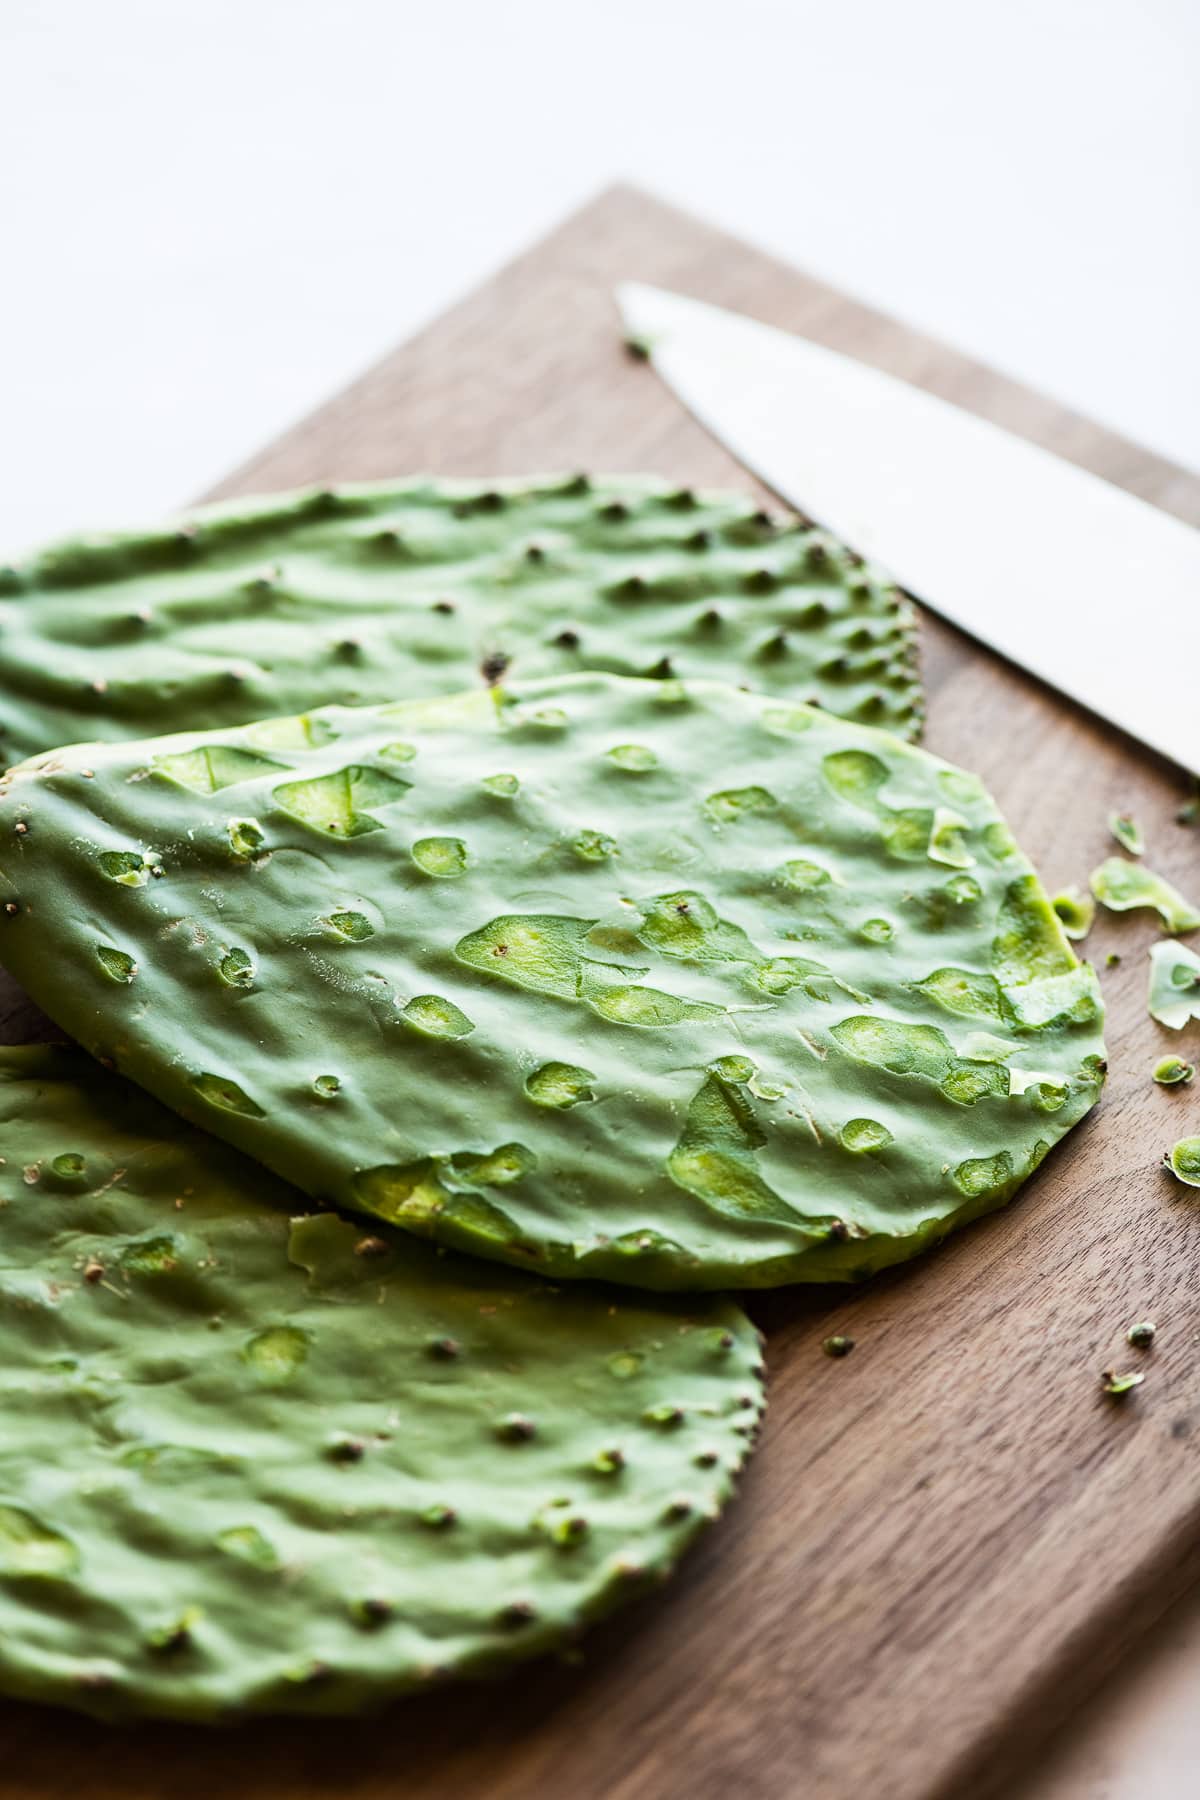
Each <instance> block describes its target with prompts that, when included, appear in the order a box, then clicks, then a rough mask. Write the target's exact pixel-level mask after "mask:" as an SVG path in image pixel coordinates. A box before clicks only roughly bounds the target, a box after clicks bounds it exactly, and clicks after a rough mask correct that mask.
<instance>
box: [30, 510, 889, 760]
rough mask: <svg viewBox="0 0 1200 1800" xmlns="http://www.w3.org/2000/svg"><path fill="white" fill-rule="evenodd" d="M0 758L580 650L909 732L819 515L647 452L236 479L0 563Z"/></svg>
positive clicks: (470, 677)
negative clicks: (652, 474)
mask: <svg viewBox="0 0 1200 1800" xmlns="http://www.w3.org/2000/svg"><path fill="white" fill-rule="evenodd" d="M0 626H2V630H0V691H2V692H3V696H4V700H3V705H2V706H0V766H2V765H3V764H5V763H15V762H19V761H20V760H21V759H22V758H23V757H27V756H31V755H33V754H34V753H36V752H37V751H40V750H48V749H51V748H52V747H53V746H54V745H56V744H67V743H76V742H79V741H81V740H83V739H85V738H97V739H102V740H105V741H109V740H113V739H118V738H136V737H150V736H154V735H156V734H157V733H159V732H164V731H177V730H179V729H181V728H182V727H196V728H203V727H208V726H228V725H244V724H248V723H250V722H251V721H252V720H254V719H262V718H268V717H270V716H272V715H276V714H285V713H297V712H302V711H307V710H309V709H311V708H313V707H318V706H324V705H328V704H333V703H336V704H339V705H346V706H358V705H368V704H372V703H375V702H381V701H390V700H395V699H399V698H404V697H406V696H418V695H419V696H428V695H431V694H449V693H456V692H458V691H459V690H461V689H463V688H467V687H470V686H471V685H473V684H474V683H478V682H480V681H482V680H487V681H495V680H498V679H499V678H500V676H501V675H503V673H504V672H505V670H506V669H508V668H509V667H510V666H511V668H512V671H513V674H514V675H515V676H517V677H519V678H520V679H522V680H525V679H529V678H530V677H538V676H544V675H557V674H575V673H578V672H580V671H584V670H589V669H604V670H610V671H612V672H614V673H616V674H621V675H647V676H652V677H658V678H660V679H667V678H671V677H679V676H682V677H690V676H703V677H710V678H718V679H720V680H723V681H731V682H735V683H739V684H743V685H745V686H747V687H752V688H754V689H756V690H757V691H759V692H762V693H769V694H775V695H778V696H782V697H785V698H787V699H789V700H799V701H815V702H817V703H818V704H820V705H822V706H824V707H826V708H828V709H829V710H830V711H831V712H835V713H838V714H840V715H844V716H846V717H849V718H856V719H862V720H865V721H866V722H868V723H870V724H872V725H879V726H885V727H887V728H888V729H889V730H894V731H897V732H899V733H900V734H901V735H902V736H906V737H913V738H915V737H917V736H919V734H920V728H921V722H922V718H923V714H924V703H923V699H922V692H921V685H920V679H919V676H918V672H917V666H916V626H915V621H914V619H913V614H912V609H911V607H910V606H909V604H908V602H907V601H906V600H905V599H904V598H903V597H902V596H901V595H899V594H898V593H897V592H896V590H895V589H894V588H893V587H891V586H890V585H889V584H888V582H887V581H886V580H884V579H883V578H882V577H880V576H879V575H878V574H877V573H875V572H874V571H872V570H871V569H868V568H866V567H864V566H863V565H862V563H861V561H860V560H859V559H858V558H857V557H855V556H854V555H853V553H852V552H851V551H849V550H846V549H845V548H843V547H842V546H841V545H840V544H838V543H837V542H836V541H835V540H834V539H833V538H831V537H830V536H829V535H828V534H827V533H825V532H820V531H816V530H814V529H813V528H812V527H810V526H806V525H804V524H802V523H801V522H800V521H799V520H797V519H795V518H790V517H781V518H779V519H775V518H771V517H768V515H766V514H765V513H762V512H761V511H759V510H758V509H757V507H756V505H755V502H754V501H753V500H751V499H749V498H748V497H747V496H746V495H744V494H728V493H707V492H705V493H699V492H693V490H692V489H690V488H680V487H678V486H672V485H670V484H668V483H666V482H662V481H657V480H653V479H651V478H648V477H645V476H606V477H603V478H597V479H595V480H591V479H589V478H588V477H586V476H573V477H562V476H557V477H551V478H546V479H542V480H536V481H529V480H524V481H497V482H492V483H489V484H488V485H487V486H481V485H480V483H478V482H465V481H442V480H433V479H429V478H424V479H414V480H409V481H405V482H401V483H395V482H393V483H389V484H386V485H382V484H381V485H372V486H355V487H340V488H337V489H321V490H317V491H306V492H297V493H291V494H280V495H274V496H267V497H265V498H261V499H257V500H246V499H240V500H236V501H232V502H225V503H224V504H222V505H220V506H217V507H211V508H208V509H206V510H202V511H200V512H197V513H195V514H194V515H193V516H192V517H191V518H190V519H188V520H187V521H186V522H184V523H183V524H181V525H174V526H171V525H167V526H164V527H162V528H160V529H157V530H152V531H145V532H141V533H136V532H130V533H126V534H125V535H118V536H113V537H108V538H96V539H91V540H76V541H73V542H67V543H63V544H59V545H56V546H52V547H51V548H49V549H47V550H44V551H43V552H42V553H41V554H40V555H35V556H32V557H30V558H29V559H28V560H27V561H26V562H24V563H22V564H20V565H18V566H15V567H13V568H10V569H8V570H0Z"/></svg>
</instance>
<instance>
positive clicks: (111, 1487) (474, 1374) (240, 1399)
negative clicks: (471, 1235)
mask: <svg viewBox="0 0 1200 1800" xmlns="http://www.w3.org/2000/svg"><path fill="white" fill-rule="evenodd" d="M0 1121H2V1122H3V1136H4V1153H5V1160H4V1163H3V1166H2V1167H0V1246H2V1255H0V1263H2V1265H3V1273H2V1274H0V1335H2V1338H3V1358H2V1362H3V1371H4V1373H3V1385H4V1394H5V1430H4V1441H3V1444H2V1445H0V1691H2V1692H4V1693H6V1694H11V1695H19V1696H21V1697H23V1698H29V1699H45V1700H53V1701H56V1702H59V1703H60V1704H65V1705H69V1706H75V1707H79V1708H82V1709H84V1710H86V1711H90V1712H96V1713H100V1714H104V1715H114V1716H120V1715H125V1714H130V1713H153V1714H161V1715H167V1716H174V1717H183V1718H197V1719H207V1718H213V1717H221V1716H227V1715H230V1714H236V1713H238V1712H243V1711H281V1712H284V1711H286V1712H345V1711H349V1710H352V1709H356V1708H359V1707H361V1706H365V1705H368V1704H371V1703H374V1702H378V1701H380V1700H383V1699H384V1698H386V1697H388V1696H390V1695H392V1694H396V1693H402V1692H406V1691H408V1690H412V1689H418V1688H422V1687H428V1686H429V1685H430V1683H431V1682H432V1681H434V1680H435V1679H436V1678H437V1677H440V1676H446V1675H452V1674H476V1673H479V1674H482V1673H486V1672H490V1671H493V1670H497V1669H500V1668H502V1667H503V1666H505V1665H506V1664H508V1663H510V1662H513V1661H516V1660H520V1659H524V1658H526V1657H528V1656H530V1655H534V1654H537V1653H539V1652H542V1651H545V1650H547V1649H550V1648H553V1647H555V1646H557V1645H561V1644H563V1643H564V1642H569V1641H570V1639H571V1638H572V1637H573V1636H574V1635H575V1633H576V1632H577V1631H578V1630H579V1629H580V1627H582V1626H584V1625H585V1624H587V1623H588V1622H589V1620H591V1619H592V1618H594V1617H596V1616H598V1615H600V1614H602V1613H604V1612H606V1611H608V1610H609V1609H610V1608H612V1607H613V1606H615V1605H616V1604H617V1603H618V1602H619V1601H620V1600H621V1599H622V1598H623V1597H633V1596H635V1595H637V1594H639V1593H641V1592H644V1591H645V1589H646V1587H647V1586H648V1585H653V1583H654V1581H655V1580H656V1579H658V1578H660V1577H662V1576H663V1575H665V1574H666V1573H667V1572H668V1570H669V1568H670V1566H671V1564H672V1562H673V1561H674V1559H675V1558H676V1557H677V1556H678V1554H679V1553H680V1552H681V1550H682V1549H683V1548H684V1547H685V1545H686V1544H687V1543H688V1542H689V1540H690V1539H691V1538H692V1537H693V1536H694V1535H695V1534H696V1533H697V1532H698V1531H699V1530H700V1529H701V1528H702V1526H703V1525H704V1523H705V1522H706V1520H707V1519H709V1518H710V1517H712V1516H713V1515H714V1514H715V1512H716V1511H717V1510H718V1509H719V1508H720V1507H721V1505H722V1504H723V1502H724V1501H725V1500H726V1499H727V1498H728V1496H729V1494H730V1491H731V1488H732V1482H733V1477H734V1476H735V1474H736V1472H737V1470H738V1468H739V1467H740V1465H741V1463H742V1460H743V1458H744V1457H745V1455H746V1454H747V1451H748V1449H749V1445H750V1441H751V1440H752V1438H753V1436H754V1433H755V1429H756V1425H757V1421H758V1417H759V1414H760V1411H761V1401H762V1389H761V1380H760V1366H759V1350H758V1342H757V1338H756V1334H755V1333H754V1331H753V1330H752V1328H751V1327H750V1325H749V1324H748V1322H747V1321H746V1319H745V1317H744V1316H743V1315H742V1314H741V1313H740V1312H739V1311H738V1309H737V1308H736V1307H734V1306H733V1305H731V1304H729V1303H726V1302H724V1301H715V1300H708V1299H702V1300H699V1301H696V1302H692V1303H684V1302H682V1301H678V1300H660V1301H648V1300H645V1299H639V1298H635V1297H634V1296H631V1295H629V1294H620V1293H616V1292H614V1291H612V1290H591V1289H586V1290H585V1289H581V1288H565V1289H564V1288H557V1289H556V1288H554V1287H551V1286H550V1285H549V1284H548V1283H546V1282H542V1281H539V1280H537V1279H536V1278H535V1277H531V1276H527V1275H523V1274H519V1273H517V1272H516V1271H513V1270H506V1269H500V1268H498V1267H496V1266H495V1265H494V1264H490V1265H489V1264H483V1263H479V1262H477V1261H474V1260H470V1259H467V1258H459V1257H453V1256H447V1255H445V1254H440V1253H438V1252H437V1251H435V1250H433V1249H432V1248H430V1247H429V1246H427V1245H423V1244H418V1243H415V1242H414V1241H413V1240H412V1239H411V1238H406V1237H404V1236H403V1235H402V1234H400V1233H396V1232H391V1231H390V1230H389V1229H388V1228H387V1227H386V1226H385V1227H381V1228H379V1229H378V1230H374V1229H373V1230H371V1231H370V1233H369V1234H368V1233H366V1232H364V1230H363V1229H362V1228H361V1227H358V1226H355V1225H352V1224H349V1223H347V1222H346V1221H344V1220H342V1219H339V1218H338V1217H337V1216H336V1215H335V1214H332V1213H314V1214H310V1215H308V1216H302V1217H290V1216H289V1214H293V1213H295V1211H296V1209H297V1208H298V1207H300V1206H301V1205H302V1204H303V1202H302V1197H301V1196H300V1195H298V1194H297V1193H296V1192H295V1190H294V1189H289V1188H286V1187H285V1186H284V1185H283V1184H282V1183H279V1182H275V1181H274V1180H272V1179H271V1178H270V1177H268V1176H266V1175H265V1174H264V1172H263V1171H262V1170H261V1169H258V1168H255V1167H254V1166H253V1165H252V1164H250V1163H247V1162H246V1161H245V1160H244V1159H243V1158H241V1157H239V1156H238V1155H237V1154H236V1153H235V1152H233V1151H230V1150H229V1149H227V1148H226V1147H225V1146H224V1145H222V1144H220V1143H218V1142H217V1141H216V1140H215V1139H213V1138H210V1137H207V1136H205V1135H203V1134H201V1133H193V1132H189V1131H186V1130H184V1129H183V1128H182V1127H181V1126H180V1124H179V1121H178V1120H177V1119H175V1118H173V1117H172V1116H171V1115H170V1114H169V1113H166V1112H164V1111H163V1110H162V1109H161V1108H159V1107H158V1106H157V1105H156V1104H155V1103H154V1102H153V1101H152V1100H150V1099H149V1098H148V1097H147V1096H145V1095H143V1094H140V1093H139V1092H138V1090H137V1089H136V1088H133V1087H132V1086H130V1085H129V1084H127V1083H124V1082H121V1081H120V1080H118V1079H115V1078H114V1077H112V1076H109V1075H106V1074H104V1072H103V1071H102V1070H100V1069H98V1068H97V1067H96V1065H95V1064H94V1063H92V1062H91V1061H90V1060H89V1059H88V1058H87V1057H85V1056H83V1055H82V1054H81V1053H80V1052H78V1051H76V1050H55V1049H46V1048H42V1049H31V1050H16V1051H14V1050H6V1051H4V1052H0Z"/></svg>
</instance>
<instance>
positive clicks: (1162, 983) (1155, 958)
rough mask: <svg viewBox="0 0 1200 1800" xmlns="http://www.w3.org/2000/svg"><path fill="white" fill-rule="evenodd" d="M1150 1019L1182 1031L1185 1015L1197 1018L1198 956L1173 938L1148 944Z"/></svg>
mask: <svg viewBox="0 0 1200 1800" xmlns="http://www.w3.org/2000/svg"><path fill="white" fill-rule="evenodd" d="M1147 1006H1148V1009H1149V1012H1150V1017H1151V1018H1152V1019H1157V1020H1158V1022H1159V1024H1160V1025H1166V1026H1169V1027H1170V1029H1171V1030H1172V1031H1182V1029H1183V1027H1184V1026H1185V1025H1186V1024H1187V1022H1188V1020H1189V1019H1200V956H1197V954H1196V952H1195V951H1194V950H1190V949H1189V948H1188V946H1187V945H1186V944H1177V943H1176V942H1175V940H1174V939H1173V938H1166V939H1160V940H1159V942H1158V943H1157V944H1151V946H1150V995H1149V999H1148V1001H1147Z"/></svg>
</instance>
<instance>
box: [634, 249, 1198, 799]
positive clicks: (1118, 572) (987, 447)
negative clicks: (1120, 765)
mask: <svg viewBox="0 0 1200 1800" xmlns="http://www.w3.org/2000/svg"><path fill="white" fill-rule="evenodd" d="M617 298H618V302H619V305H620V308H621V312H622V316H623V318H624V321H625V326H626V330H627V332H628V333H629V335H630V337H631V338H633V339H634V340H635V341H637V342H638V343H640V344H641V345H643V346H644V347H645V348H646V350H647V351H648V353H649V355H650V357H651V359H652V361H653V364H654V367H655V368H656V369H657V370H658V372H659V373H660V374H661V375H662V376H663V378H664V379H665V380H666V382H667V383H668V385H669V386H670V387H671V388H672V389H673V390H674V392H675V393H676V394H677V395H678V396H679V398H680V399H681V400H682V401H683V402H684V404H685V405H686V406H687V407H688V408H689V409H690V410H691V411H692V412H693V413H694V414H695V415H696V417H697V418H698V419H699V420H700V422H701V423H702V424H703V425H705V426H706V427H707V428H708V430H709V431H711V432H712V433H713V434H714V435H715V436H716V437H718V438H719V439H720V440H721V441H722V443H724V444H725V445H726V446H727V448H728V449H730V450H731V451H732V452H733V454H734V455H735V456H736V457H737V458H738V460H739V461H741V462H744V463H745V464H746V466H747V467H748V468H750V469H752V470H753V471H754V473H755V474H757V475H758V476H760V477H761V479H762V480H763V481H764V482H765V483H766V484H767V485H768V486H769V487H771V488H773V489H774V490H775V491H776V492H777V493H778V494H779V495H781V497H782V498H783V499H785V500H787V501H790V502H791V504H792V505H794V506H797V507H799V508H800V509H801V510H802V511H803V512H805V513H807V514H809V515H810V516H811V517H812V518H814V519H816V520H818V521H819V522H820V523H821V524H823V525H826V526H828V528H829V529H830V530H831V531H833V532H835V533H836V534H837V535H838V536H839V537H841V538H843V539H844V540H845V541H846V542H847V543H848V544H851V545H852V546H853V547H854V548H855V549H856V550H858V551H859V552H860V553H861V554H862V555H864V556H865V557H867V558H869V559H870V560H871V561H874V562H878V563H880V564H881V565H882V566H883V567H884V568H885V569H887V570H888V571H889V572H890V574H891V575H892V576H893V578H894V579H895V580H896V581H897V582H898V583H899V584H900V586H901V587H903V588H906V589H907V590H908V591H909V592H910V593H912V594H915V595H916V596H917V597H918V598H919V599H921V600H923V601H925V602H926V603H927V604H928V605H929V606H931V607H933V608H934V610H935V611H937V612H939V613H942V614H943V615H944V616H945V617H946V618H947V619H950V620H952V621H953V622H954V623H955V624H956V625H960V626H961V627H962V628H963V629H964V630H965V631H968V632H970V633H971V634H972V635H973V636H975V637H978V638H981V639H982V640H983V641H984V642H985V643H988V644H990V645H992V646H993V648H995V649H997V650H999V651H1001V652H1002V654H1003V655H1005V656H1007V657H1009V658H1011V659H1012V661H1014V662H1017V663H1020V664H1021V665H1022V666H1023V667H1024V668H1026V669H1030V670H1032V672H1033V673H1034V674H1035V675H1039V676H1040V677H1041V678H1042V679H1043V680H1044V681H1048V682H1050V683H1051V685H1052V686H1054V687H1056V688H1060V689H1061V690H1062V691H1063V692H1064V693H1066V694H1070V695H1071V696H1072V697H1073V698H1075V699H1076V700H1079V701H1081V702H1082V703H1083V704H1084V705H1085V706H1087V707H1090V708H1091V710H1092V711H1093V712H1096V713H1099V714H1100V715H1101V716H1102V717H1103V718H1106V719H1109V720H1111V721H1112V722H1113V723H1114V724H1116V725H1119V726H1120V727H1121V728H1122V729H1123V730H1125V731H1128V732H1130V733H1131V734H1132V735H1133V736H1134V737H1137V738H1140V739H1141V740H1142V741H1143V742H1144V743H1146V744H1149V745H1151V746H1152V747H1153V748H1154V749H1156V750H1159V751H1161V752H1162V754H1163V755H1164V756H1168V757H1170V758H1171V759H1172V760H1173V761H1175V762H1178V763H1181V764H1183V766H1184V767H1185V768H1186V769H1188V770H1191V771H1195V770H1197V769H1200V532H1198V531H1195V530H1193V529H1192V528H1191V527H1190V526H1188V525H1185V524H1183V523H1182V522H1181V521H1180V520H1178V519H1174V518H1172V517H1171V516H1170V515H1169V514H1167V513H1164V512H1160V511H1159V510H1158V509H1157V508H1156V507H1153V506H1149V505H1147V503H1146V502H1145V501H1143V500H1138V499H1135V498H1134V496H1133V495H1131V494H1128V493H1125V492H1124V491H1123V490H1122V489H1121V488H1116V487H1113V486H1111V485H1110V484H1109V483H1108V482H1106V481H1101V480H1100V479H1099V478H1098V477H1097V476H1095V475H1091V474H1088V473H1087V472H1086V471H1085V470H1083V469H1080V468H1077V467H1076V466H1075V465H1074V464H1073V463H1068V462H1064V461H1063V460H1062V459H1061V458H1060V457H1057V456H1054V455H1052V454H1051V453H1050V452H1049V451H1046V450H1042V449H1041V448H1039V447H1038V446H1037V445H1035V444H1031V443H1028V442H1027V441H1026V440H1025V439H1023V438H1018V437H1015V436H1013V435H1012V434H1011V433H1010V432H1007V431H1003V430H1001V429H1000V427H999V426H996V425H992V424H990V423H989V422H988V421H987V420H984V419H981V418H979V417H977V416H976V415H975V414H972V413H967V412H963V411H962V410H961V409H960V408H958V407H956V406H952V405H950V404H949V402H947V401H945V400H940V399H938V398H937V397H936V396H934V395H932V394H929V393H926V392H924V391H923V390H921V389H919V388H915V387H912V386H910V385H909V383H907V382H905V381H899V380H897V379H896V378H895V377H894V376H891V375H884V374H882V373H881V372H880V371H879V370H877V369H873V368H869V367H868V366H867V365H866V364H865V363H860V362H856V361H854V360H853V359H852V358H851V357H848V356H843V355H840V354H839V353H838V352H837V351H833V350H828V349H826V348H825V347H824V346H823V345H820V344H814V343H812V342H811V341H810V340H808V339H806V338H801V337H795V336H792V335H791V334H790V333H788V332H784V331H778V330H776V329H774V328H773V327H771V326H768V325H762V324H760V323H759V322H758V321H756V320H754V319H749V318H746V317H744V316H742V315H741V314H738V313H731V312H725V311H723V310H722V309H721V308H720V307H715V306H708V305H706V304H704V303H703V302H701V301H699V300H692V299H687V298H685V297H684V296H682V295H680V294H672V293H668V292H666V291H665V290H663V289H661V288H654V287H647V286H643V285H642V284H641V283H634V282H628V283H625V284H623V285H622V286H621V287H620V288H619V289H618V290H617Z"/></svg>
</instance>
